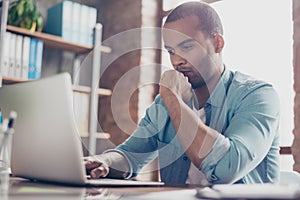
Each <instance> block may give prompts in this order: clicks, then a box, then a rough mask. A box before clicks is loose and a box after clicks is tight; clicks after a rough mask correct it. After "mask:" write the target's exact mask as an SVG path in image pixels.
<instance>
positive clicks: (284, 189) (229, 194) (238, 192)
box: [212, 183, 300, 199]
mask: <svg viewBox="0 0 300 200" xmlns="http://www.w3.org/2000/svg"><path fill="white" fill-rule="evenodd" d="M212 188H213V190H215V191H217V192H218V193H219V195H220V197H221V198H251V199H296V198H299V197H300V187H299V185H298V184H289V185H288V184H272V183H267V184H233V185H228V184H220V185H214V186H213V187H212Z"/></svg>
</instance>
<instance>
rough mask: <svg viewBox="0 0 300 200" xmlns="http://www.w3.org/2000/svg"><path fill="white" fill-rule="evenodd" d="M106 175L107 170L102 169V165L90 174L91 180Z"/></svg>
mask: <svg viewBox="0 0 300 200" xmlns="http://www.w3.org/2000/svg"><path fill="white" fill-rule="evenodd" d="M107 174H108V168H106V167H104V166H103V165H101V166H99V167H97V168H95V169H93V170H92V171H91V172H90V175H91V178H100V177H105V176H107Z"/></svg>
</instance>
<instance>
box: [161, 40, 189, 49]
mask: <svg viewBox="0 0 300 200" xmlns="http://www.w3.org/2000/svg"><path fill="white" fill-rule="evenodd" d="M194 41H195V40H193V39H191V38H189V39H185V40H183V41H182V42H180V43H179V44H177V45H176V46H178V47H179V46H182V45H184V44H185V43H188V42H194ZM164 46H165V48H166V49H173V48H172V47H170V46H168V45H164Z"/></svg>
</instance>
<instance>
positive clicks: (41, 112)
mask: <svg viewBox="0 0 300 200" xmlns="http://www.w3.org/2000/svg"><path fill="white" fill-rule="evenodd" d="M0 108H1V109H2V112H3V113H2V114H3V117H8V115H9V112H10V111H11V110H14V111H16V112H17V114H18V117H17V119H16V122H15V124H14V129H15V134H14V135H13V145H12V157H11V170H12V174H13V175H14V176H19V177H23V178H28V179H33V180H40V181H50V182H55V183H63V184H72V185H94V186H154V185H163V183H161V182H144V181H131V180H118V179H106V178H103V179H97V180H88V179H87V176H86V172H85V167H84V163H83V152H82V145H81V138H80V135H79V133H78V130H77V125H76V121H75V117H74V112H73V91H72V84H71V77H70V75H69V74H68V73H62V74H58V75H55V76H52V77H48V78H44V79H39V80H35V81H29V82H25V83H19V84H14V85H6V86H3V87H2V88H0Z"/></svg>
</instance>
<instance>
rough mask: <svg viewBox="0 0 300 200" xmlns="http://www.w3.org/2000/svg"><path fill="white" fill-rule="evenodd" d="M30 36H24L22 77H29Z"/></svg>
mask: <svg viewBox="0 0 300 200" xmlns="http://www.w3.org/2000/svg"><path fill="white" fill-rule="evenodd" d="M29 53H30V37H27V36H24V37H23V45H22V69H21V78H23V79H28V68H29Z"/></svg>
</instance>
